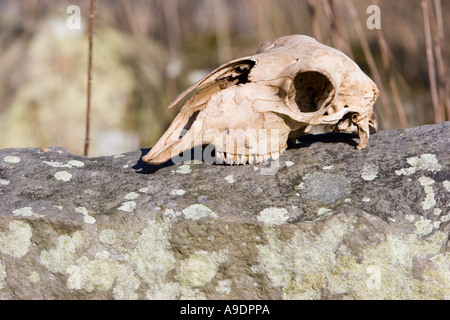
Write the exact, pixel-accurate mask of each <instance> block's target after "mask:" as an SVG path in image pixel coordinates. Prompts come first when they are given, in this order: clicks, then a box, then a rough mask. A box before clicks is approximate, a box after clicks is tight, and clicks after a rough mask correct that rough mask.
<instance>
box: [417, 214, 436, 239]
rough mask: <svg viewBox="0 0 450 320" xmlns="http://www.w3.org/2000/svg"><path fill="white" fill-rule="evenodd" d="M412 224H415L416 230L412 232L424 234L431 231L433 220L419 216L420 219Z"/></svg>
mask: <svg viewBox="0 0 450 320" xmlns="http://www.w3.org/2000/svg"><path fill="white" fill-rule="evenodd" d="M414 225H415V226H416V230H415V231H414V232H415V233H416V234H418V235H419V236H426V235H428V234H430V233H431V231H433V221H431V220H428V219H424V218H423V217H420V220H419V221H417V222H416V223H415V224H414Z"/></svg>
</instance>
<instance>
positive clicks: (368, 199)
mask: <svg viewBox="0 0 450 320" xmlns="http://www.w3.org/2000/svg"><path fill="white" fill-rule="evenodd" d="M370 201H371V199H370V198H368V197H364V198H362V202H370Z"/></svg>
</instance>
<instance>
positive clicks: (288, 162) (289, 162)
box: [285, 160, 295, 167]
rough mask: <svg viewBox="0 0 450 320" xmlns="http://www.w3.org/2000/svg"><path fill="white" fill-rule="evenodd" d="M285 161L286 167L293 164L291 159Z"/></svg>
mask: <svg viewBox="0 0 450 320" xmlns="http://www.w3.org/2000/svg"><path fill="white" fill-rule="evenodd" d="M285 163H286V167H290V166H293V165H294V164H295V162H292V161H289V160H288V161H286V162H285Z"/></svg>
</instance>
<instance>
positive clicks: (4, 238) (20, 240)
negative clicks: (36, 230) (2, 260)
mask: <svg viewBox="0 0 450 320" xmlns="http://www.w3.org/2000/svg"><path fill="white" fill-rule="evenodd" d="M8 228H9V232H4V233H0V252H2V253H3V254H7V255H9V256H13V257H15V258H21V257H23V256H25V255H26V254H27V253H28V250H29V248H30V244H31V241H30V239H31V236H32V235H33V234H32V232H31V227H30V225H29V224H28V223H26V222H24V221H20V220H13V221H11V222H10V223H9V225H8Z"/></svg>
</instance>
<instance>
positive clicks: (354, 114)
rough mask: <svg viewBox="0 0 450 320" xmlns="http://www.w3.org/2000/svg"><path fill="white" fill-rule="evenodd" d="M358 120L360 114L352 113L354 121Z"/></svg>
mask: <svg viewBox="0 0 450 320" xmlns="http://www.w3.org/2000/svg"><path fill="white" fill-rule="evenodd" d="M356 120H358V114H357V113H352V121H353V122H355V121H356Z"/></svg>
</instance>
